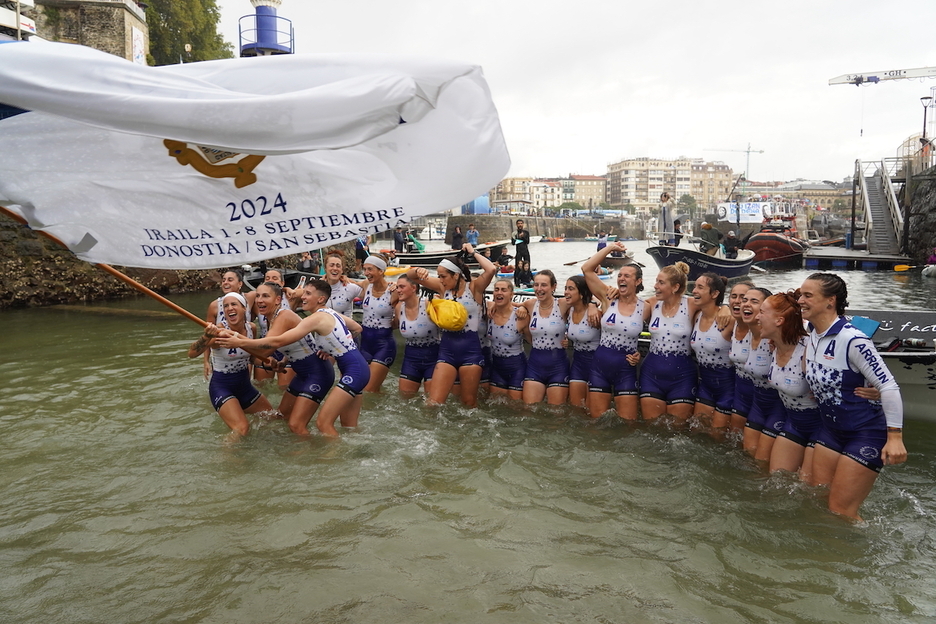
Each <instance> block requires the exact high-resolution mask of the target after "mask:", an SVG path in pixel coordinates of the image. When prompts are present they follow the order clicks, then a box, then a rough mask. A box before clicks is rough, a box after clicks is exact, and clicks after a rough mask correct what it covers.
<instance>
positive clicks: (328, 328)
mask: <svg viewBox="0 0 936 624" xmlns="http://www.w3.org/2000/svg"><path fill="white" fill-rule="evenodd" d="M330 296H331V287H330V286H329V285H328V283H327V282H325V281H323V280H312V281H311V282H309V283H308V284H306V287H305V289H304V290H303V292H302V309H303V310H305V311H306V312H308V313H309V316H307V317H305V318H304V319H302V320H301V321H300V322H299V324H298V325H296V326H295V327H293V328H292V329H289V330H287V331H285V332H283V333H282V334H279V335H277V336H267V337H266V338H264V339H262V340H250V339H249V338H246V337H244V336H240V335H237V334H231V333H227V334H226V335H225V337H224V338H221V339H219V343H220V344H222V345H224V346H231V347H241V348H243V347H253V348H259V349H278V348H280V347H283V346H285V345H288V344H290V343H293V342H296V341H299V340H301V339H302V338H303V337H304V336H306V335H307V334H311V335H312V338H313V339H314V340H315V344H316V345H318V347H319V349H321V350H322V351H324V352H325V353H327V354H328V355H330V356H332V357H333V358H335V362H336V363H337V364H338V370H339V371H340V372H341V379H340V381H339V382H338V383H337V384H336V385H335V387H334V388H333V389H332V391H331V392H330V393H329V394H328V396H327V397H326V398H325V401H324V402H323V403H322V405H321V407H320V409H319V412H318V416H317V417H316V419H315V426H316V427H317V428H318V430H319V431H321V432H322V435H324V436H328V437H338V431H337V430H336V429H335V422H336V421H337V420H338V419H339V418H341V425H342V426H344V427H356V426H357V424H358V418H359V417H360V414H361V403H362V396H361V393H362V392H363V391H364V387H365V386H366V385H367V382H368V380H369V379H370V370H369V369H368V367H367V362H366V361H365V360H364V356H362V355H361V352H360V351H359V350H358V348H357V345H355V344H354V338H353V336H352V335H351V330H353V331H354V332H355V333H357V332H358V331H360V329H361V326H360V325H358V324H357V323H356V322H354V321H353V320H351V319H350V318H347V317H344V316H342V315H341V314H338V313H337V312H335V311H334V310H331V309H329V308H326V307H325V302H326V301H328V298H329V297H330ZM349 328H351V330H349Z"/></svg>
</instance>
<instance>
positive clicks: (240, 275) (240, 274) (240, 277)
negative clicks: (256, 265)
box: [221, 269, 244, 284]
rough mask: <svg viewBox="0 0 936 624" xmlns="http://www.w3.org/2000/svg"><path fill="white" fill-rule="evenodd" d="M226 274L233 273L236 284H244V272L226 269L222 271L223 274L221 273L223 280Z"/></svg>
mask: <svg viewBox="0 0 936 624" xmlns="http://www.w3.org/2000/svg"><path fill="white" fill-rule="evenodd" d="M228 273H233V274H234V275H236V276H237V281H238V282H240V283H242V284H243V283H244V272H243V271H241V270H240V269H228V270H227V271H224V272H223V273H221V277H222V278H223V277H224V276H225V275H227V274H228Z"/></svg>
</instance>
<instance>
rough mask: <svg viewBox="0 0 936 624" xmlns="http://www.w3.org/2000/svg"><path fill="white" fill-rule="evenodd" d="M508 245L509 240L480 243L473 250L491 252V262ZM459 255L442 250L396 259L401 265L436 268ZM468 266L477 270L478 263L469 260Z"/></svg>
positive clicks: (408, 253) (399, 256)
mask: <svg viewBox="0 0 936 624" xmlns="http://www.w3.org/2000/svg"><path fill="white" fill-rule="evenodd" d="M509 244H510V241H509V240H501V241H495V242H492V243H482V244H480V245H475V249H476V250H478V251H484V250H485V249H490V250H491V261H492V262H493V261H494V260H496V259H497V257H498V256H499V255H500V253H501V250H502V249H504V248H505V247H506V246H507V245H509ZM459 253H461V250H460V249H443V250H442V251H422V252H418V251H417V252H406V253H398V254H397V256H396V257H397V259H398V260H399V261H400V264H401V265H410V266H418V267H436V266H438V264H439V262H441V261H442V260H443V259H445V258H448V259H450V260H451V259H452V258H454V257H455V256H456V255H458V254H459ZM468 266H470V267H472V268H477V267H478V263H477V262H475V261H474V260H473V259H471V260H470V261H469V262H468Z"/></svg>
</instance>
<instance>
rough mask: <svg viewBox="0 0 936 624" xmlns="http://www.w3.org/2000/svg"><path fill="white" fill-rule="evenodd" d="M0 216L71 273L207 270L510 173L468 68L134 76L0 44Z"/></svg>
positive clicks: (248, 63) (382, 63)
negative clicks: (59, 250) (46, 239)
mask: <svg viewBox="0 0 936 624" xmlns="http://www.w3.org/2000/svg"><path fill="white" fill-rule="evenodd" d="M0 103H2V104H6V105H9V106H15V107H18V108H22V109H25V110H27V111H29V112H26V113H23V114H20V115H16V116H12V117H9V118H6V119H2V120H0V205H2V206H5V207H8V208H9V209H10V210H11V211H13V212H15V213H17V214H19V215H21V216H22V217H24V218H25V219H26V220H27V221H28V222H29V224H30V226H31V227H32V228H34V229H38V230H44V231H46V232H48V233H49V234H51V235H53V236H55V237H57V238H58V239H60V240H62V241H63V242H65V243H66V244H67V245H68V246H69V248H70V249H71V250H72V251H74V252H75V253H76V254H77V255H78V256H79V257H80V258H82V259H84V260H87V261H89V262H105V263H111V264H120V265H124V266H136V267H151V268H167V269H168V268H172V269H188V268H211V267H222V266H231V265H237V264H242V263H244V262H251V261H256V260H261V259H266V258H272V257H276V256H282V255H286V254H289V253H297V252H299V251H303V250H308V249H316V248H320V247H325V246H328V245H332V244H334V243H337V242H341V241H347V240H351V239H354V238H356V237H358V236H360V235H361V234H373V233H376V232H380V231H384V230H388V229H392V228H394V227H395V226H397V225H402V224H405V223H407V222H408V221H409V220H411V219H412V218H413V217H415V216H418V215H424V214H429V213H433V212H439V211H442V210H447V209H450V208H453V207H455V206H458V205H461V204H463V203H465V202H467V201H470V200H472V199H474V198H475V197H477V196H479V195H481V194H483V193H484V192H486V191H487V190H488V189H490V188H492V187H493V186H495V185H496V184H497V183H498V182H499V181H500V180H501V179H502V177H503V176H504V175H505V174H506V172H507V169H508V168H509V165H510V159H509V157H508V155H507V149H506V146H505V144H504V138H503V135H502V133H501V129H500V123H499V120H498V117H497V111H496V110H495V108H494V104H493V102H492V101H491V95H490V92H489V90H488V87H487V83H486V82H485V80H484V78H483V76H482V74H481V70H480V68H479V67H476V66H471V65H462V64H457V63H448V62H444V61H438V60H431V61H430V60H424V59H413V58H399V57H389V56H373V55H372V56H349V55H282V56H272V57H256V58H243V59H227V60H220V61H208V62H201V63H189V64H185V65H172V66H165V67H157V68H153V67H140V66H139V65H135V64H133V63H130V62H128V61H125V60H123V59H120V58H117V57H114V56H111V55H108V54H105V53H103V52H98V51H95V50H92V49H90V48H86V47H82V46H76V45H67V44H56V43H39V44H37V43H10V44H3V45H0Z"/></svg>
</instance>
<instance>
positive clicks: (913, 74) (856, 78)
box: [829, 67, 936, 86]
mask: <svg viewBox="0 0 936 624" xmlns="http://www.w3.org/2000/svg"><path fill="white" fill-rule="evenodd" d="M910 78H936V67H918V68H916V69H885V70H883V71H873V72H863V73H860V74H843V75H841V76H836V77H835V78H830V79H829V85H830V86H831V85H840V84H853V85H855V86H860V85H862V84H864V83H866V82H871V83H874V84H877V83H879V82H881V81H882V80H908V79H910Z"/></svg>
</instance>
